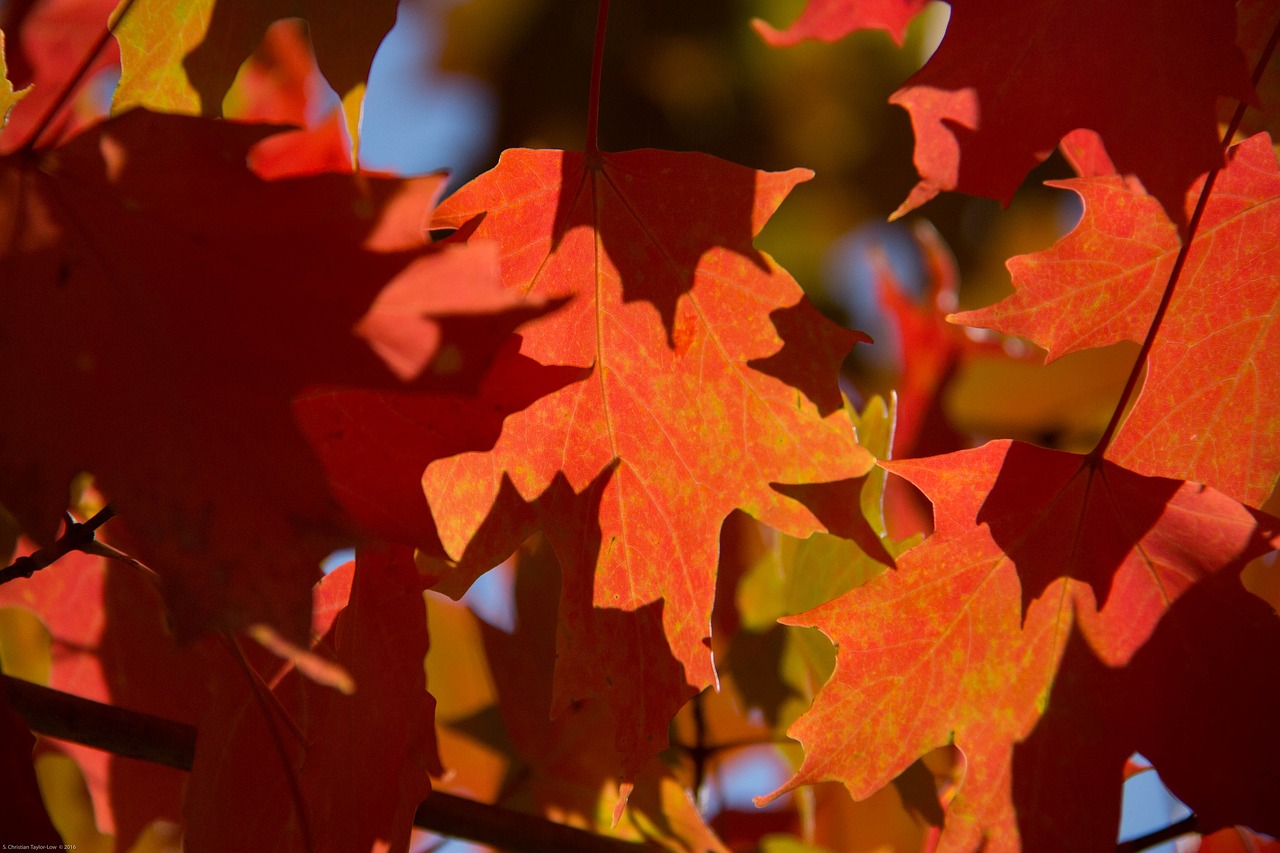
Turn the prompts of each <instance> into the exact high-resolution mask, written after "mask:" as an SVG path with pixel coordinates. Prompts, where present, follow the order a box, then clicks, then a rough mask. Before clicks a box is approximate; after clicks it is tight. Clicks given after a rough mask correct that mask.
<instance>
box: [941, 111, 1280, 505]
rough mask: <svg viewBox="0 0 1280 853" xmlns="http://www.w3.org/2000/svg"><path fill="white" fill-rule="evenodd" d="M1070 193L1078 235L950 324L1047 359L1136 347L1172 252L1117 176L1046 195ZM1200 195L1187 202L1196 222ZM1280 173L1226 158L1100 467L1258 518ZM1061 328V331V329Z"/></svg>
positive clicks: (1276, 433)
mask: <svg viewBox="0 0 1280 853" xmlns="http://www.w3.org/2000/svg"><path fill="white" fill-rule="evenodd" d="M1053 185H1054V186H1060V187H1064V188H1066V189H1070V190H1072V191H1074V192H1076V193H1077V194H1078V195H1079V196H1080V197H1081V199H1082V200H1083V201H1084V207H1085V210H1084V215H1083V217H1082V219H1081V220H1080V223H1079V224H1078V225H1077V226H1076V228H1075V229H1074V230H1073V231H1072V232H1071V233H1070V234H1068V235H1067V236H1066V237H1064V238H1063V239H1062V240H1060V241H1059V242H1058V243H1056V244H1054V246H1053V247H1051V248H1049V249H1047V250H1045V251H1043V252H1039V253H1037V254H1034V255H1024V256H1020V257H1016V258H1013V259H1012V260H1010V261H1009V270H1010V272H1011V273H1012V274H1013V284H1014V288H1015V293H1014V294H1013V295H1012V296H1010V297H1008V298H1007V299H1005V300H1003V301H1001V302H998V303H996V304H995V305H992V306H989V307H987V308H983V309H980V310H977V311H966V312H963V313H960V314H955V315H952V317H951V319H952V320H953V321H954V322H958V323H965V324H968V325H975V326H986V327H989V328H994V329H998V330H1000V331H1001V332H1004V333H1006V334H1012V335H1021V336H1024V337H1027V338H1030V339H1031V340H1033V341H1035V342H1036V343H1037V344H1039V345H1041V346H1043V347H1044V348H1045V349H1046V350H1047V351H1048V358H1049V359H1054V358H1058V357H1059V356H1061V355H1064V354H1066V353H1069V352H1074V351H1076V350H1080V349H1083V348H1086V347H1098V346H1106V345H1107V344H1112V343H1115V342H1117V341H1122V340H1131V341H1135V342H1140V341H1141V340H1142V339H1143V338H1144V337H1145V336H1146V334H1147V327H1148V325H1149V324H1150V322H1151V318H1152V317H1153V316H1154V315H1155V311H1156V306H1157V305H1158V304H1159V302H1160V297H1161V294H1162V293H1163V291H1164V289H1165V285H1166V284H1167V282H1168V279H1169V274H1170V271H1171V269H1172V267H1173V263H1174V259H1175V257H1176V256H1177V254H1178V250H1179V248H1180V245H1181V244H1180V242H1179V239H1178V234H1177V231H1176V229H1175V227H1174V225H1173V224H1172V223H1171V222H1170V221H1169V220H1168V218H1167V217H1166V216H1165V215H1164V212H1163V211H1162V210H1161V207H1160V205H1159V203H1158V202H1157V201H1156V200H1155V199H1153V198H1152V197H1150V196H1148V195H1145V194H1143V193H1142V192H1140V191H1138V190H1137V189H1135V188H1134V187H1132V186H1130V185H1129V184H1127V183H1126V182H1125V181H1123V180H1122V179H1120V178H1116V177H1093V178H1080V179H1075V180H1069V181H1062V182H1054V183H1053ZM1199 193H1200V184H1197V185H1195V186H1193V187H1192V189H1191V191H1190V192H1189V193H1188V194H1187V196H1186V198H1185V200H1184V201H1185V209H1186V210H1187V211H1188V213H1189V212H1190V210H1191V209H1192V207H1194V205H1195V202H1196V199H1197V198H1198V196H1199ZM1277 234H1280V168H1278V167H1277V163H1276V156H1275V153H1274V152H1273V151H1272V148H1271V141H1270V138H1269V137H1267V136H1266V135H1265V134H1259V135H1257V136H1254V137H1253V138H1251V139H1249V140H1248V141H1246V142H1243V143H1241V144H1240V145H1237V146H1234V147H1233V148H1232V149H1231V152H1230V159H1229V162H1228V165H1227V167H1226V169H1224V170H1223V171H1222V173H1221V174H1219V176H1218V179H1217V182H1216V183H1215V184H1214V189H1213V192H1212V194H1211V195H1210V198H1209V201H1208V204H1207V206H1206V208H1205V212H1204V215H1203V218H1202V219H1201V222H1200V226H1199V229H1198V230H1197V232H1196V236H1195V239H1194V241H1193V243H1192V245H1191V250H1190V254H1189V255H1188V258H1187V263H1186V267H1185V269H1184V271H1183V273H1182V275H1181V277H1180V279H1179V281H1178V284H1177V289H1176V290H1175V292H1174V296H1173V300H1172V302H1171V303H1170V305H1169V310H1168V313H1167V314H1166V315H1165V317H1164V320H1163V322H1162V324H1161V327H1160V332H1159V334H1158V336H1157V337H1156V339H1155V344H1154V346H1153V348H1152V351H1151V354H1150V357H1149V360H1148V368H1147V378H1146V381H1145V383H1144V385H1143V388H1142V394H1141V396H1139V398H1138V401H1137V403H1136V404H1135V405H1134V408H1133V410H1132V411H1131V412H1130V413H1129V416H1128V418H1127V419H1126V420H1125V422H1124V423H1123V425H1122V426H1121V428H1120V430H1119V432H1118V433H1117V434H1116V436H1115V439H1114V441H1113V443H1112V444H1111V446H1110V447H1109V448H1108V450H1107V457H1108V458H1109V459H1112V460H1114V461H1115V462H1117V463H1119V464H1121V465H1124V466H1125V467H1127V468H1130V469H1132V470H1134V471H1138V472H1141V473H1143V474H1150V475H1153V476H1163V477H1174V478H1177V479H1187V480H1196V481H1198V482H1202V483H1206V484H1208V485H1210V486H1213V487H1214V488H1216V489H1219V490H1221V491H1223V492H1226V493H1227V494H1229V495H1231V496H1232V497H1234V498H1236V499H1237V500H1239V501H1241V502H1242V503H1246V504H1250V505H1252V506H1261V505H1262V502H1263V501H1265V500H1266V498H1267V496H1268V495H1270V494H1271V492H1272V490H1273V489H1274V487H1275V483H1276V478H1277V476H1280V400H1277V399H1275V395H1273V394H1270V393H1269V392H1268V391H1267V390H1266V389H1268V388H1270V387H1272V386H1273V385H1274V384H1276V383H1277V382H1280V329H1277V327H1276V323H1275V322H1274V320H1275V317H1276V314H1277V311H1278V310H1280V244H1278V243H1277V239H1276V235H1277ZM1064 319H1065V320H1066V321H1065V322H1064Z"/></svg>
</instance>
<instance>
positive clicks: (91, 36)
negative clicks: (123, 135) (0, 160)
mask: <svg viewBox="0 0 1280 853" xmlns="http://www.w3.org/2000/svg"><path fill="white" fill-rule="evenodd" d="M117 5H119V2H118V0H44V2H19V3H8V4H6V5H5V9H4V13H3V17H2V18H0V25H2V26H3V29H4V32H6V33H8V34H9V37H10V40H9V41H8V43H7V44H6V46H5V48H6V52H7V53H8V56H7V58H6V59H7V63H6V64H7V73H8V77H9V79H10V80H12V81H13V83H14V85H15V86H16V87H17V88H19V89H21V88H23V87H25V86H27V85H30V86H31V90H30V92H29V93H28V94H27V96H26V97H25V98H23V100H22V102H21V103H20V104H18V105H17V106H16V107H14V109H13V112H12V113H11V114H10V115H9V118H8V121H7V122H5V123H4V128H5V132H4V134H3V135H2V136H0V154H8V153H10V152H12V151H16V150H17V149H18V148H19V147H21V146H23V145H27V144H34V143H37V142H44V143H50V142H52V141H53V140H54V139H66V138H68V137H69V136H70V135H71V134H73V133H75V132H76V131H78V130H80V129H81V128H83V127H85V126H86V125H87V124H88V123H90V122H92V121H96V120H97V119H98V118H101V112H100V109H101V108H99V110H98V111H86V110H81V109H76V110H67V111H64V112H63V113H62V114H61V115H60V116H59V117H58V121H57V123H56V124H54V125H53V126H52V129H53V130H54V131H55V132H54V134H53V136H52V137H50V136H49V135H48V134H47V133H45V131H46V130H47V129H48V128H46V122H47V121H48V119H49V118H50V116H49V115H47V113H48V112H49V110H50V108H52V107H53V106H54V104H56V103H57V101H58V100H59V98H61V97H63V95H64V94H65V89H66V88H67V86H68V85H69V84H71V83H72V78H73V77H74V75H75V71H76V70H77V66H79V64H80V62H81V60H83V59H84V58H85V57H86V56H89V54H90V53H91V51H92V50H93V48H94V46H95V45H96V44H97V43H98V42H99V40H101V39H102V38H103V37H104V36H105V34H106V28H107V18H108V17H109V16H110V15H111V11H112V10H113V9H114V8H115V7H116V6H117ZM100 47H101V49H100V50H98V52H97V53H96V55H94V56H92V57H90V60H91V61H90V63H89V65H88V66H87V67H86V68H85V69H84V74H83V78H84V79H88V78H90V77H92V75H94V74H97V73H99V72H101V71H103V70H105V69H108V68H112V67H114V66H117V65H119V62H120V51H119V49H118V48H117V47H116V43H115V40H114V39H107V40H106V41H105V42H103V43H102V44H101V46H100ZM77 105H78V106H79V105H80V104H77ZM37 129H40V131H41V133H42V135H43V136H44V138H43V139H40V140H36V139H30V136H31V134H33V133H35V132H36V131H37Z"/></svg>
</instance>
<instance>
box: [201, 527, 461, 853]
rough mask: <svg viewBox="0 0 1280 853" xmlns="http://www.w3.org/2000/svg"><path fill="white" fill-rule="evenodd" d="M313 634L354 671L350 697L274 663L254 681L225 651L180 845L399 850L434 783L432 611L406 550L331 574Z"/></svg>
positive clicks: (361, 557)
mask: <svg viewBox="0 0 1280 853" xmlns="http://www.w3.org/2000/svg"><path fill="white" fill-rule="evenodd" d="M313 630H314V632H315V634H316V636H318V637H319V638H320V639H319V640H318V642H317V645H316V647H315V651H316V652H317V653H321V654H327V655H329V656H331V657H332V659H333V660H334V661H336V662H337V663H338V664H339V665H340V666H342V667H343V668H344V669H346V670H347V671H348V672H349V673H350V674H351V676H352V678H353V679H354V680H355V684H356V689H355V692H354V693H352V694H350V695H344V694H343V693H341V692H339V691H337V690H335V689H333V688H332V687H328V686H324V685H320V684H317V683H316V682H314V681H311V680H309V679H307V678H306V677H304V676H302V675H301V674H300V673H299V672H298V671H297V670H295V669H292V668H291V667H282V666H281V665H280V662H279V661H278V660H275V659H268V660H267V661H266V662H265V663H263V662H259V663H258V664H257V665H256V666H255V669H256V670H257V672H258V675H257V676H255V678H261V679H263V680H262V681H259V682H258V683H257V684H256V685H251V683H250V680H249V677H248V674H247V672H246V670H245V668H244V667H243V666H242V665H241V664H240V663H239V662H237V660H236V659H235V657H233V655H232V654H230V653H229V652H228V651H227V650H219V651H220V652H222V653H221V654H220V655H217V656H215V657H213V658H212V661H211V663H212V664H213V677H214V678H213V695H214V701H213V703H212V705H211V706H210V707H209V709H208V713H207V715H206V717H205V719H204V720H203V721H202V723H201V726H200V732H199V736H198V738H197V739H196V756H195V762H194V764H193V766H192V770H191V781H190V787H189V790H188V794H187V813H186V818H187V827H186V829H187V832H186V839H185V841H186V849H189V850H193V851H201V850H210V851H213V850H219V851H220V850H247V849H263V847H262V844H263V840H264V839H271V843H272V846H271V847H270V848H268V849H271V850H277V851H286V850H305V851H322V850H331V851H335V853H337V851H348V850H372V849H390V850H398V851H403V850H405V849H407V847H408V843H409V832H410V828H411V827H412V824H413V816H414V813H415V811H416V810H417V808H418V805H419V804H420V803H421V802H422V800H423V799H424V798H425V797H426V796H427V795H428V793H429V792H430V790H431V782H430V779H429V778H428V774H429V773H439V770H440V768H439V759H438V757H437V756H436V747H435V728H434V726H435V700H434V699H433V698H432V697H431V694H429V693H428V692H427V687H426V676H425V674H424V670H423V659H424V657H425V655H426V653H427V645H428V639H427V621H426V607H425V604H424V603H423V600H422V590H421V584H420V582H419V576H418V572H417V570H416V569H415V568H414V566H413V561H412V558H411V555H410V552H409V551H408V549H392V550H388V551H380V552H373V551H367V550H366V551H361V552H359V553H358V555H357V558H356V562H355V563H348V564H347V565H345V566H342V567H341V568H339V569H337V570H335V571H334V572H333V573H331V574H330V575H328V576H326V577H325V578H324V580H323V581H321V582H320V584H319V585H318V586H317V587H316V590H315V624H314V626H313ZM268 684H269V685H270V693H271V696H272V697H274V698H268V697H266V696H265V693H266V691H267V686H266V685H268ZM291 776H292V781H291V780H290V777H291ZM291 792H296V793H297V795H298V796H300V799H301V805H302V810H303V814H299V813H298V805H299V803H298V801H297V799H295V796H294V795H292V794H291ZM228 815H252V816H253V819H252V820H228V819H227V816H228ZM308 838H309V839H310V843H308V842H307V839H308ZM379 843H381V844H382V845H384V846H382V847H379V846H378V845H379Z"/></svg>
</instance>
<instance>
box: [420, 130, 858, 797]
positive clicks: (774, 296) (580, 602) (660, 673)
mask: <svg viewBox="0 0 1280 853" xmlns="http://www.w3.org/2000/svg"><path fill="white" fill-rule="evenodd" d="M805 177H807V173H805V172H803V171H802V170H794V171H791V172H785V173H780V174H769V173H762V172H756V171H753V170H751V169H747V168H745V167H742V166H736V165H733V164H731V163H727V162H725V161H722V160H718V159H716V158H714V157H710V156H708V155H704V154H692V153H685V154H677V153H671V152H663V151H652V150H642V151H632V152H626V153H603V154H601V153H596V154H592V155H590V156H589V157H587V156H584V155H582V154H574V153H566V152H560V151H532V150H511V151H507V152H504V153H503V155H502V158H501V160H500V162H499V164H498V166H497V167H496V168H495V169H494V170H493V171H491V172H489V173H487V174H485V175H482V176H481V177H479V178H477V179H476V180H475V181H473V182H472V183H470V184H468V185H467V186H465V187H463V188H462V189H461V190H460V191H459V192H458V193H457V194H456V195H454V196H452V197H451V198H449V199H448V200H446V201H445V202H444V203H443V204H442V205H441V207H440V208H439V210H438V211H437V213H436V216H435V219H434V226H435V227H455V228H456V227H460V226H463V225H464V224H467V225H470V226H471V227H474V235H475V237H478V238H484V239H492V240H495V241H497V242H498V243H499V245H500V246H501V247H502V248H501V254H502V275H503V281H504V283H505V284H506V286H507V287H509V288H513V289H519V290H520V291H522V292H527V293H533V294H540V295H543V296H545V297H561V296H572V297H575V298H574V300H573V301H572V302H571V303H570V304H569V305H567V306H566V307H565V308H563V309H561V310H560V311H559V312H557V314H556V315H551V316H548V317H547V318H545V320H543V321H539V322H537V323H535V324H532V325H530V326H528V327H527V328H526V329H525V330H524V333H523V340H522V344H521V349H520V351H521V353H522V354H523V355H526V356H528V357H529V358H532V359H534V360H535V361H537V362H539V363H542V364H548V365H571V366H577V367H582V368H589V369H590V377H589V378H588V379H586V380H584V381H582V382H579V383H576V384H574V385H570V386H567V387H565V388H564V389H562V390H560V391H558V392H556V393H553V394H549V395H547V396H545V397H543V398H541V399H540V400H539V401H538V402H536V403H534V404H533V405H531V406H530V407H529V408H528V409H526V410H524V411H523V412H522V413H519V414H517V415H513V416H512V417H510V418H508V419H507V421H506V422H505V424H504V427H503V433H502V437H501V438H499V440H498V443H497V445H496V446H495V448H494V449H493V451H491V452H486V453H470V454H464V455H461V456H457V457H454V458H452V459H449V460H442V461H440V462H437V463H433V464H432V465H430V466H428V468H427V471H426V474H425V476H424V478H423V484H424V488H425V490H426V493H427V497H428V501H429V503H430V504H431V506H432V509H433V511H434V512H435V513H436V515H437V517H438V518H440V519H441V523H440V534H441V540H442V542H443V544H444V546H445V549H446V551H447V553H448V554H449V555H450V556H452V557H453V558H454V559H458V558H462V559H463V562H464V564H466V565H467V566H469V567H472V568H470V569H468V570H465V571H461V570H459V571H455V572H454V573H453V577H452V578H451V579H450V580H448V582H447V583H446V584H445V585H444V586H443V587H442V589H445V590H446V591H450V592H451V594H457V593H460V590H461V589H464V588H465V586H466V585H467V584H468V583H469V582H470V579H471V578H472V577H474V576H475V574H476V572H477V571H478V570H484V569H487V568H488V567H489V566H491V565H493V564H495V563H496V562H497V561H499V560H501V559H503V558H504V557H506V556H507V555H508V554H510V553H511V551H512V550H514V548H515V547H516V546H517V545H518V544H519V543H520V541H522V540H523V539H524V537H525V536H527V535H528V533H529V532H531V531H532V530H533V529H534V527H535V526H536V524H537V523H538V522H539V521H541V523H542V525H543V527H544V529H545V530H546V531H547V535H548V537H549V538H550V540H551V543H552V545H553V547H554V548H555V550H556V554H557V556H558V557H559V559H560V563H561V566H562V569H563V571H564V581H563V583H564V598H563V599H562V603H561V624H562V626H564V630H565V631H566V635H564V636H562V641H561V646H560V651H561V657H560V662H559V665H558V669H557V676H556V678H557V684H556V700H555V706H554V707H555V710H556V712H557V713H558V712H560V711H563V710H564V709H565V708H566V707H568V705H569V704H570V703H571V702H572V701H574V700H575V699H580V698H585V697H588V696H592V695H599V696H605V697H606V698H607V701H608V703H609V704H610V706H611V707H612V708H613V709H614V711H615V713H616V714H617V715H618V718H619V720H620V728H619V735H618V740H617V744H618V748H619V751H620V752H621V753H622V754H623V764H624V774H631V773H633V772H634V771H635V770H636V769H638V767H639V766H640V765H641V764H642V763H643V761H644V760H645V759H646V758H647V757H648V756H650V755H652V754H654V753H656V752H657V750H659V749H660V748H661V747H662V745H663V744H664V743H665V741H666V731H667V723H668V721H669V720H670V718H671V716H672V715H673V714H674V713H675V711H676V709H678V708H679V707H680V706H681V705H682V704H684V702H685V700H687V699H688V698H689V697H690V696H691V695H693V693H695V692H697V690H699V689H701V687H703V686H705V685H707V684H710V683H712V682H713V681H714V679H715V673H714V670H713V667H712V662H711V656H710V652H709V650H708V648H707V645H706V643H705V641H706V637H707V636H708V633H709V630H710V628H709V625H710V614H711V604H712V599H713V593H714V586H715V584H714V577H715V565H716V555H717V544H718V534H719V528H720V525H721V523H722V521H723V519H724V518H725V516H726V515H728V514H729V512H731V511H732V510H733V509H734V508H742V509H744V510H746V511H748V512H749V513H751V514H752V515H754V516H756V517H758V518H760V519H761V520H762V521H765V522H766V523H768V524H771V525H773V526H775V527H778V528H780V529H785V530H788V531H791V532H793V533H796V534H797V535H805V534H807V533H809V532H812V531H813V530H815V529H822V524H821V523H820V522H819V521H818V519H817V518H816V517H815V515H814V514H813V513H811V512H810V511H809V510H807V509H806V508H805V507H804V506H802V505H801V504H799V503H796V502H794V501H791V500H789V499H788V498H786V497H784V496H783V494H782V493H781V492H780V491H779V490H777V489H775V488H771V484H775V483H788V484H796V483H801V484H803V483H816V482H822V481H839V480H849V482H848V484H847V485H846V486H845V487H844V488H846V489H848V492H847V493H848V494H849V496H850V501H849V502H850V503H856V492H855V491H854V488H855V485H854V483H853V481H852V479H850V478H856V477H859V476H861V475H863V474H865V473H866V472H867V470H868V469H869V467H870V464H871V460H870V456H869V455H868V454H867V453H866V451H864V450H862V449H861V448H860V447H858V445H857V444H856V442H855V439H854V435H853V430H852V429H851V427H850V424H849V420H848V418H847V416H846V415H845V414H844V411H843V406H842V402H841V399H840V394H839V391H838V389H837V388H836V385H835V383H834V381H832V380H834V378H835V373H836V370H837V368H838V365H839V362H840V360H841V359H842V358H843V357H844V355H845V354H846V353H847V352H848V350H849V349H850V348H851V347H852V345H853V344H854V342H856V341H858V340H860V339H863V336H861V335H859V334H858V333H855V332H850V331H847V330H844V329H840V328H838V327H836V326H835V325H834V324H831V323H830V322H828V321H826V320H824V319H823V318H822V317H821V315H819V314H818V313H817V311H816V309H814V308H813V307H812V306H811V305H809V303H808V302H807V301H806V300H805V299H804V297H803V294H802V293H801V291H800V289H799V287H798V286H797V285H796V283H795V282H794V281H793V280H792V279H791V278H790V276H788V275H787V274H786V273H785V272H784V271H783V270H781V269H780V268H779V267H777V265H776V264H774V263H773V261H772V260H771V259H769V258H768V257H767V256H765V255H763V254H761V253H759V252H757V251H756V250H755V249H753V248H752V246H751V238H752V236H753V235H754V234H755V233H756V232H758V231H759V229H760V228H761V227H762V226H763V224H764V222H765V221H766V220H767V219H768V217H769V216H770V215H771V214H772V212H773V210H774V209H775V208H776V207H777V205H778V204H779V203H781V201H782V198H783V197H784V196H785V195H786V193H787V192H788V191H789V190H790V189H791V187H792V186H794V185H795V184H796V183H797V182H798V181H800V180H802V179H804V178H805ZM694 211H698V213H696V215H695V214H694V213H693V212H694ZM482 215H483V218H481V219H479V221H478V222H475V221H474V220H476V219H477V218H478V217H481V216H482ZM801 327H803V328H805V329H806V330H807V336H805V337H800V336H798V335H795V334H794V333H793V332H794V330H795V329H798V328H801ZM796 365H802V367H797V366H796ZM780 374H781V375H784V376H786V377H787V380H785V381H784V380H780V379H778V378H777V377H778V376H779V375H780ZM797 385H798V386H799V387H796V386H797ZM553 485H554V486H555V488H552V486H553ZM540 496H541V497H540ZM530 503H533V504H534V505H535V507H536V512H535V511H533V510H531V509H529V508H528V505H529V504H530ZM487 519H492V521H491V522H490V523H489V526H486V520H487ZM498 528H501V529H500V530H499V529H498ZM478 531H483V534H484V535H483V536H480V535H478ZM870 538H872V539H874V536H872V537H870ZM664 637H665V639H664ZM668 646H669V648H668ZM673 655H674V657H673Z"/></svg>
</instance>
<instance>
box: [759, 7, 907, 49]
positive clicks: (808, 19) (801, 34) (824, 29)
mask: <svg viewBox="0 0 1280 853" xmlns="http://www.w3.org/2000/svg"><path fill="white" fill-rule="evenodd" d="M927 2H928V0H809V3H808V5H807V6H805V7H804V11H803V12H801V13H800V17H799V18H796V20H795V21H794V22H793V23H792V24H791V26H790V27H788V28H787V29H786V30H784V31H781V32H780V31H778V30H775V29H774V28H773V27H771V26H769V25H768V24H766V23H765V22H764V21H761V20H759V19H756V20H754V21H752V22H751V23H752V26H754V27H755V28H756V31H757V32H759V33H760V35H761V36H762V37H763V38H764V40H765V41H767V42H768V43H769V44H771V45H773V46H774V47H785V46H787V45H793V44H797V43H799V42H801V41H803V40H804V39H822V40H823V41H836V40H837V39H841V38H844V37H845V36H847V35H848V34H849V33H851V32H853V31H855V30H885V31H886V32H888V33H889V35H890V36H891V37H892V38H893V40H894V41H895V42H897V43H898V44H902V39H903V36H905V35H906V31H907V24H909V23H911V20H912V19H913V18H914V17H915V16H916V15H918V14H919V13H920V10H921V9H923V8H924V7H925V4H926V3H927Z"/></svg>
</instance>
